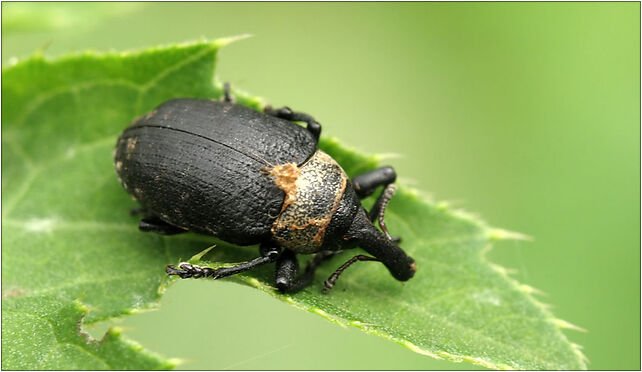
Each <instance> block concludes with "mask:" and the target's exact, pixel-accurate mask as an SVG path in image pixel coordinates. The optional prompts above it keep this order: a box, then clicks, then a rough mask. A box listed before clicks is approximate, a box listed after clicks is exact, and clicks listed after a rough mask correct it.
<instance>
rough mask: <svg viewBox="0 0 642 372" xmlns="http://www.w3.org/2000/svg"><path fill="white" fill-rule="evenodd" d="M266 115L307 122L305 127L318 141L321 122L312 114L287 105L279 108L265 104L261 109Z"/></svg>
mask: <svg viewBox="0 0 642 372" xmlns="http://www.w3.org/2000/svg"><path fill="white" fill-rule="evenodd" d="M263 112H265V113H266V114H268V115H271V116H276V117H277V118H280V119H285V120H290V121H302V122H305V123H307V124H308V126H307V127H306V129H307V130H308V132H310V133H311V134H312V135H313V136H314V138H315V139H316V140H317V142H318V141H319V135H321V124H319V122H318V121H316V120H315V119H314V118H313V117H312V116H310V115H308V114H305V113H303V112H296V111H292V109H290V108H289V107H281V108H280V109H273V108H272V106H265V108H264V109H263Z"/></svg>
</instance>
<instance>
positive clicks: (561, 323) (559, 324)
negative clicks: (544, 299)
mask: <svg viewBox="0 0 642 372" xmlns="http://www.w3.org/2000/svg"><path fill="white" fill-rule="evenodd" d="M551 321H552V322H553V324H555V325H556V326H557V327H558V328H564V329H572V330H574V331H579V332H588V330H586V329H584V328H582V327H580V326H576V325H575V324H573V323H570V322H567V321H566V320H562V319H558V318H553V319H552V320H551Z"/></svg>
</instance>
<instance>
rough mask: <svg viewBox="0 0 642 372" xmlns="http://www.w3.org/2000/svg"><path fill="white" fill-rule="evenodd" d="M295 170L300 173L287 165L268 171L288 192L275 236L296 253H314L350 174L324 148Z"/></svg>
mask: <svg viewBox="0 0 642 372" xmlns="http://www.w3.org/2000/svg"><path fill="white" fill-rule="evenodd" d="M292 165H294V164H292ZM295 167H296V166H295ZM296 170H297V171H298V172H297V171H295V170H293V169H292V168H291V165H290V166H289V165H287V164H286V165H278V166H276V167H273V168H271V169H270V170H269V173H268V174H269V175H270V176H272V177H273V179H274V182H275V184H276V185H277V186H278V187H279V188H280V189H281V190H283V191H284V192H285V199H284V202H283V208H282V209H281V213H280V214H279V216H278V217H277V218H276V220H275V221H274V224H273V225H272V235H273V238H274V240H275V242H276V243H278V244H280V245H281V246H283V247H285V248H288V249H291V250H292V251H294V252H296V253H314V252H318V251H319V250H320V249H321V246H322V244H323V238H324V236H325V232H326V229H327V227H328V225H329V224H330V220H331V219H332V216H333V214H334V212H336V210H337V209H338V208H339V204H340V202H341V197H342V196H343V193H344V191H345V188H346V185H347V182H348V176H347V175H346V174H345V172H344V171H343V169H342V168H341V166H340V165H339V164H337V162H336V161H334V159H332V157H330V156H329V155H328V154H326V153H325V152H323V151H321V150H318V151H317V152H316V153H314V155H313V156H312V157H311V158H310V159H308V161H306V162H305V163H304V164H302V165H301V166H300V167H298V168H297V169H296Z"/></svg>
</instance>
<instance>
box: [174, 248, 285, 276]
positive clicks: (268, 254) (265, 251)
mask: <svg viewBox="0 0 642 372" xmlns="http://www.w3.org/2000/svg"><path fill="white" fill-rule="evenodd" d="M259 250H260V252H261V257H257V258H255V259H253V260H250V261H247V262H243V263H240V264H238V265H234V266H229V267H220V268H218V269H212V268H210V267H202V266H199V265H192V264H190V263H188V262H181V263H180V264H178V269H176V268H175V267H174V265H167V267H166V268H165V272H166V273H167V274H169V275H178V276H180V277H181V278H183V279H186V278H213V279H220V278H224V277H226V276H230V275H234V274H238V273H241V272H243V271H247V270H249V269H252V268H254V267H257V266H260V265H264V264H266V263H270V262H274V261H276V259H277V258H278V257H279V253H280V252H281V248H279V247H273V246H267V245H263V244H261V246H260V247H259Z"/></svg>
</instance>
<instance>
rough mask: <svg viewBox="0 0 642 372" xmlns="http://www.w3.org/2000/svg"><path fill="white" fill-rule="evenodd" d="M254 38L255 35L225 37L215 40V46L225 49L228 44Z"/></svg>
mask: <svg viewBox="0 0 642 372" xmlns="http://www.w3.org/2000/svg"><path fill="white" fill-rule="evenodd" d="M253 36H254V35H252V34H241V35H235V36H228V37H223V38H220V39H216V40H214V44H216V46H217V47H224V46H226V45H228V44H231V43H233V42H235V41H240V40H244V39H248V38H251V37H253Z"/></svg>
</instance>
